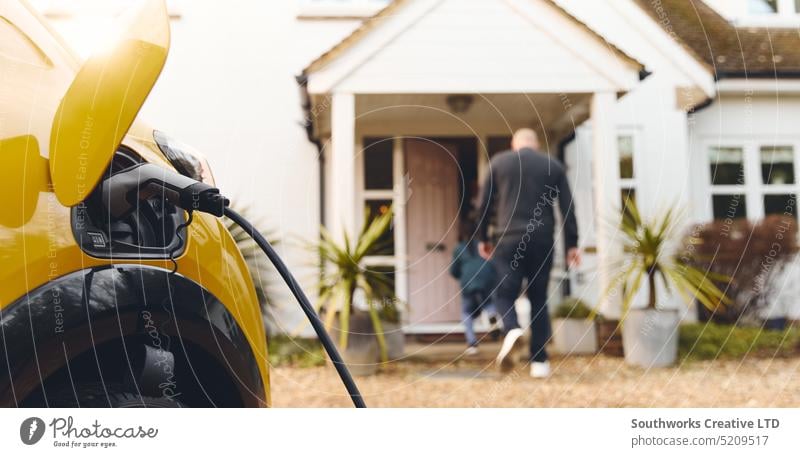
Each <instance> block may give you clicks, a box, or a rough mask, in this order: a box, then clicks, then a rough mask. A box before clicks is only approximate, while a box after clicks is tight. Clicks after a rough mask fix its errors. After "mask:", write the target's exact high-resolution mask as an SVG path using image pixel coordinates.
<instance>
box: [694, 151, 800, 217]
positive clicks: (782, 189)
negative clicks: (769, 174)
mask: <svg viewBox="0 0 800 457" xmlns="http://www.w3.org/2000/svg"><path fill="white" fill-rule="evenodd" d="M763 146H791V147H792V152H793V154H794V157H793V164H794V181H795V182H794V184H764V183H763V179H762V176H761V147H763ZM714 147H732V148H741V149H742V152H743V161H744V163H743V165H744V184H729V185H713V184H711V172H710V170H711V160H710V157H709V156H710V154H709V153H710V151H711V148H714ZM702 156H703V158H702V161H701V163H702V164H703V168H704V169H703V170H702V176H703V184H704V187H705V192H704V198H705V205H704V207H705V216H706V217H705V219H706V220H709V221H710V220H712V219H713V218H714V207H713V196H714V195H735V194H742V195H744V201H745V204H746V211H747V219H748V220H750V221H754V222H755V221H759V220H761V219H763V218H764V216H765V214H764V196H765V195H783V194H794V195H795V197H800V182H798V181H800V175H798V171H800V165H798V162H800V138H796V137H783V138H781V137H774V136H773V137H763V138H755V139H754V138H747V139H745V138H738V139H737V138H727V139H725V140H717V139H714V140H711V139H708V140H705V141H704V142H703V149H702ZM798 207H800V205H798ZM795 216H796V217H798V215H797V214H796V215H795Z"/></svg>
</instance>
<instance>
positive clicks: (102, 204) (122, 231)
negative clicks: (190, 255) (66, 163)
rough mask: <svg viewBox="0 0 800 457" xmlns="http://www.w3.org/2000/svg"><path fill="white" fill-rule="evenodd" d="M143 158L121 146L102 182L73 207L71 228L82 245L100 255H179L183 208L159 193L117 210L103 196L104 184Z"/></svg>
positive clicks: (94, 254) (88, 251)
mask: <svg viewBox="0 0 800 457" xmlns="http://www.w3.org/2000/svg"><path fill="white" fill-rule="evenodd" d="M143 163H144V161H143V160H142V159H141V158H140V157H139V156H138V155H136V153H134V152H133V151H131V150H129V149H127V148H120V149H119V150H118V151H117V152H116V153H115V155H114V158H113V160H112V162H111V165H110V166H109V168H108V170H106V172H105V173H104V175H103V179H102V180H101V182H100V183H99V184H98V185H97V186H96V187H95V189H94V190H93V191H92V193H91V194H90V195H89V197H88V198H86V199H85V200H84V201H83V202H81V203H80V204H79V205H77V206H75V207H73V208H72V231H73V234H74V236H75V239H76V240H77V241H78V244H79V245H80V246H81V249H83V251H85V252H86V253H87V254H89V255H91V256H93V257H99V258H112V257H113V258H115V259H124V258H137V259H163V258H170V257H171V256H179V255H180V254H181V253H182V252H183V249H184V244H185V243H184V242H183V240H182V238H181V237H180V236H178V235H177V234H176V230H177V228H178V226H180V225H181V224H183V223H184V222H186V216H185V212H184V211H183V210H181V209H180V208H178V207H176V206H175V205H173V204H171V203H169V201H167V199H166V198H165V196H164V195H163V194H162V193H155V194H154V195H152V196H150V197H148V198H146V199H142V200H139V201H138V202H137V208H136V211H128V212H126V214H116V215H115V212H114V211H112V210H111V205H109V204H108V203H107V199H105V200H104V198H103V192H104V189H106V191H107V186H105V185H104V184H105V183H106V182H108V180H109V179H112V177H113V176H114V175H117V174H119V173H121V172H125V171H126V170H130V169H132V168H135V167H139V166H141V165H142V164H143Z"/></svg>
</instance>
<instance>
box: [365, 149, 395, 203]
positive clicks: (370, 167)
mask: <svg viewBox="0 0 800 457" xmlns="http://www.w3.org/2000/svg"><path fill="white" fill-rule="evenodd" d="M393 149H394V142H393V141H392V139H391V138H366V139H365V140H364V151H363V156H364V188H365V189H370V190H374V189H391V188H392V187H393V182H394V181H393V179H394V178H393V170H392V169H393V166H392V153H393Z"/></svg>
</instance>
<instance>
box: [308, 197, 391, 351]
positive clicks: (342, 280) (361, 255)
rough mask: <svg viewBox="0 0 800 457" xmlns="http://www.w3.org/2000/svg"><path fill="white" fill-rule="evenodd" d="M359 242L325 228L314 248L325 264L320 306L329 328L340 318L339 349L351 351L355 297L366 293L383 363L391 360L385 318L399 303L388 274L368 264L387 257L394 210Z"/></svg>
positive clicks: (381, 216)
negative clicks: (372, 259)
mask: <svg viewBox="0 0 800 457" xmlns="http://www.w3.org/2000/svg"><path fill="white" fill-rule="evenodd" d="M366 221H368V222H367V223H365V224H364V228H363V229H362V230H361V233H359V234H358V237H357V238H356V239H355V240H351V237H350V236H348V235H347V233H346V232H345V235H344V238H343V240H342V241H341V242H339V241H337V240H336V239H335V238H334V237H333V236H332V235H331V233H330V232H329V231H328V230H327V229H325V228H324V227H322V228H321V235H322V236H321V237H320V240H319V242H318V243H316V244H314V245H312V247H313V249H314V250H316V251H317V253H318V255H319V258H320V261H321V263H322V265H321V266H320V268H321V271H322V273H321V278H320V285H319V294H320V297H319V298H320V300H319V307H320V310H321V311H322V313H323V317H324V321H325V326H326V327H327V328H329V329H330V328H331V327H332V326H333V322H334V320H335V318H336V316H337V315H338V316H339V346H340V347H341V348H342V349H346V348H347V343H348V333H349V330H350V315H351V313H352V311H353V296H354V294H355V292H356V290H357V289H361V290H362V291H364V294H365V296H366V299H367V310H368V312H369V316H370V320H371V321H372V326H373V329H374V330H375V337H376V339H377V342H378V347H379V349H380V356H381V361H382V362H386V361H387V360H388V353H387V348H386V339H385V338H384V335H383V326H382V325H381V315H382V314H383V313H393V312H394V311H395V308H394V301H395V300H396V297H395V294H394V288H393V286H392V284H391V281H390V279H389V278H388V277H387V275H386V273H384V272H380V271H376V270H371V269H370V268H369V267H368V266H366V265H365V259H366V258H367V257H369V256H376V255H384V254H386V252H387V248H388V247H389V246H388V242H386V241H383V240H382V238H383V236H384V235H385V234H386V233H387V231H388V230H389V227H390V225H391V223H392V209H391V208H389V209H388V210H387V211H386V212H384V213H383V214H379V215H377V216H376V217H375V218H374V219H372V220H370V215H369V213H367V215H366Z"/></svg>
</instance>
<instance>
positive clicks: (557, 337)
mask: <svg viewBox="0 0 800 457" xmlns="http://www.w3.org/2000/svg"><path fill="white" fill-rule="evenodd" d="M552 350H553V352H554V353H555V354H562V355H581V354H594V353H595V352H597V331H596V329H595V326H594V320H590V319H554V320H553V339H552Z"/></svg>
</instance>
